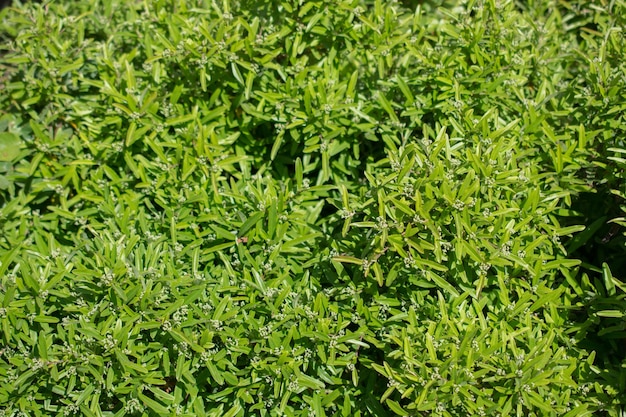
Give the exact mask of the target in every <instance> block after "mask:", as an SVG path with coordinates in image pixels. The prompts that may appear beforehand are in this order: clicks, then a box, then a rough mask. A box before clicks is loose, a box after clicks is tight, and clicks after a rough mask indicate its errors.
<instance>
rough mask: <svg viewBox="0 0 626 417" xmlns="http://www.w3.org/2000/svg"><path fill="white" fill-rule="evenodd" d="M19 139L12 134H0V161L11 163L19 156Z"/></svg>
mask: <svg viewBox="0 0 626 417" xmlns="http://www.w3.org/2000/svg"><path fill="white" fill-rule="evenodd" d="M21 143H22V142H21V141H20V139H19V138H18V137H17V136H16V135H15V134H13V133H8V132H1V133H0V161H7V162H11V161H13V160H14V159H15V158H16V157H17V156H18V155H19V154H20V147H21Z"/></svg>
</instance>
